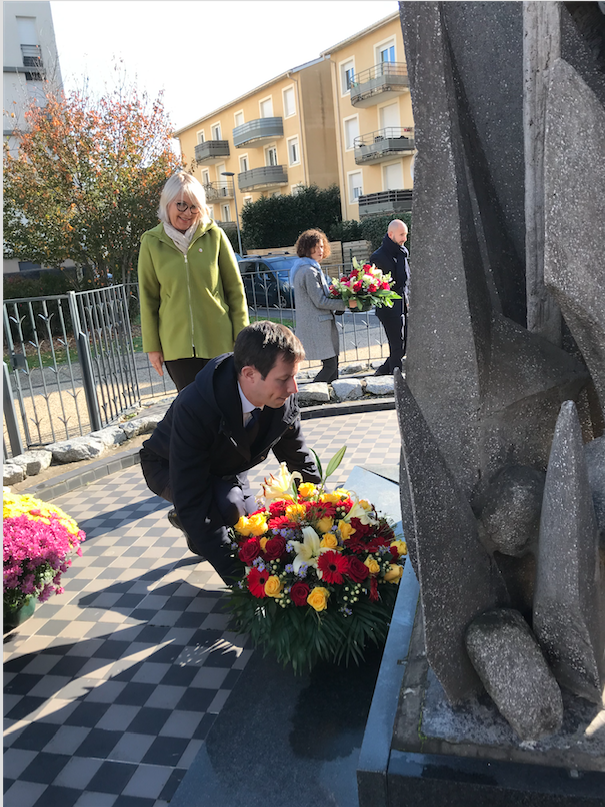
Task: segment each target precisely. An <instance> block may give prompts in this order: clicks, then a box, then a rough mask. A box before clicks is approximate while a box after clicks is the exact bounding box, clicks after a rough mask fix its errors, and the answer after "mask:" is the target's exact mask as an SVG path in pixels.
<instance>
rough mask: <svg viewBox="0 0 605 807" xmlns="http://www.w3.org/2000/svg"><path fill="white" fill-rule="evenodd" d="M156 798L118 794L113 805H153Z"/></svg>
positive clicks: (141, 806) (123, 806)
mask: <svg viewBox="0 0 605 807" xmlns="http://www.w3.org/2000/svg"><path fill="white" fill-rule="evenodd" d="M154 804H155V799H143V798H141V797H140V796H118V798H117V799H116V800H115V801H114V803H113V807H153V805H154Z"/></svg>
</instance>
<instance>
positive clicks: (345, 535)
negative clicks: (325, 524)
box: [338, 520, 356, 541]
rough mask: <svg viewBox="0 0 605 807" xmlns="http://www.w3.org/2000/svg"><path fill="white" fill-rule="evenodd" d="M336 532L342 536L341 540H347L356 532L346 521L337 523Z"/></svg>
mask: <svg viewBox="0 0 605 807" xmlns="http://www.w3.org/2000/svg"><path fill="white" fill-rule="evenodd" d="M338 531H339V532H340V534H341V536H342V540H343V541H346V540H348V539H349V538H350V537H351V535H353V533H354V532H356V530H355V527H352V526H351V525H350V524H349V523H348V522H347V521H344V520H341V521H339V522H338Z"/></svg>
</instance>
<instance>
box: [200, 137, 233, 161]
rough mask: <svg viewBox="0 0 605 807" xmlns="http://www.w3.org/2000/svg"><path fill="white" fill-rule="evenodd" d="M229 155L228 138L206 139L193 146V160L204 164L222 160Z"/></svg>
mask: <svg viewBox="0 0 605 807" xmlns="http://www.w3.org/2000/svg"><path fill="white" fill-rule="evenodd" d="M228 156H229V141H228V140H206V142H205V143H198V144H197V146H196V147H195V161H196V162H197V163H203V164H204V165H214V164H215V163H221V162H223V160H224V158H225V157H228Z"/></svg>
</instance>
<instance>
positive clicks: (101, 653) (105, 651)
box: [92, 639, 130, 660]
mask: <svg viewBox="0 0 605 807" xmlns="http://www.w3.org/2000/svg"><path fill="white" fill-rule="evenodd" d="M129 645H130V642H119V641H117V640H116V639H106V640H105V641H104V642H103V644H102V645H101V647H99V648H98V649H97V650H95V652H94V653H93V654H92V655H93V657H94V658H106V659H113V660H116V659H119V658H121V657H122V656H123V655H124V653H126V652H127V651H128V647H129Z"/></svg>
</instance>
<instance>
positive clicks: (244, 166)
mask: <svg viewBox="0 0 605 807" xmlns="http://www.w3.org/2000/svg"><path fill="white" fill-rule="evenodd" d="M239 170H240V171H241V172H242V173H243V172H244V171H249V170H250V169H249V168H248V155H247V154H242V156H241V157H240V158H239Z"/></svg>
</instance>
